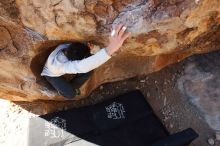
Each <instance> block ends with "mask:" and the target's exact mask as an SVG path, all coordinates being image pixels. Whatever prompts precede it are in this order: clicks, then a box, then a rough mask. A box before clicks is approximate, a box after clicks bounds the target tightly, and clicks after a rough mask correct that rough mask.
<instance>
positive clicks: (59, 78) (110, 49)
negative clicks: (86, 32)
mask: <svg viewBox="0 0 220 146" xmlns="http://www.w3.org/2000/svg"><path fill="white" fill-rule="evenodd" d="M125 30H126V26H124V25H122V24H120V25H118V26H117V27H116V28H115V29H114V30H113V31H112V32H111V35H110V37H109V44H108V46H107V47H106V48H103V49H101V50H99V51H98V52H97V53H96V54H94V55H91V54H90V47H88V45H86V44H83V43H79V42H74V43H68V44H61V45H59V46H58V47H57V48H56V49H55V50H54V51H53V52H52V53H51V54H50V55H49V57H48V58H47V61H46V64H45V66H44V68H43V71H42V73H41V76H45V78H46V80H47V81H48V82H49V83H50V84H51V85H52V86H53V87H54V88H55V89H56V90H57V91H58V93H59V94H61V95H62V96H64V97H65V98H68V99H70V98H74V97H75V96H77V95H80V87H81V86H82V85H83V83H85V82H86V81H87V80H88V79H89V77H90V76H91V74H92V70H93V69H95V68H97V67H99V66H100V65H102V64H104V63H105V62H106V61H108V60H109V59H110V58H111V56H112V55H113V54H114V53H115V52H116V51H118V50H119V48H120V47H121V46H122V44H123V42H124V41H125V40H126V39H127V38H128V37H129V36H130V34H131V33H130V32H129V33H127V32H125ZM64 74H77V75H76V77H75V78H74V79H73V80H71V81H67V80H66V79H65V78H64V77H63V75H64Z"/></svg>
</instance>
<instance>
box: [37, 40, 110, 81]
mask: <svg viewBox="0 0 220 146" xmlns="http://www.w3.org/2000/svg"><path fill="white" fill-rule="evenodd" d="M69 45H70V44H62V45H59V46H58V47H57V48H56V49H55V50H54V51H53V52H52V53H51V54H50V55H49V57H48V59H47V62H46V64H45V66H44V68H43V71H42V73H41V76H50V77H58V76H62V75H64V74H77V73H87V72H89V71H91V70H93V69H95V68H97V67H99V66H100V65H102V64H104V63H105V62H106V61H108V60H109V59H110V58H111V56H109V55H108V54H107V52H106V49H105V48H103V49H101V50H100V51H98V52H97V53H96V54H94V55H92V56H90V57H88V58H85V59H82V60H75V61H71V60H68V58H67V57H66V55H65V54H64V53H63V51H62V50H63V49H65V48H68V46H69Z"/></svg>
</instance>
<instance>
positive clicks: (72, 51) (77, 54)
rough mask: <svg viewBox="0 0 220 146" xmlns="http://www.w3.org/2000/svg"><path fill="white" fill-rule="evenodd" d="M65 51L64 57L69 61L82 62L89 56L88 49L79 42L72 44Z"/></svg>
mask: <svg viewBox="0 0 220 146" xmlns="http://www.w3.org/2000/svg"><path fill="white" fill-rule="evenodd" d="M65 50H66V52H65V55H66V57H67V58H68V59H69V60H82V59H84V58H87V57H89V56H91V53H90V48H89V47H88V46H87V45H86V44H83V43H80V42H72V43H71V44H70V46H69V47H68V48H67V49H65Z"/></svg>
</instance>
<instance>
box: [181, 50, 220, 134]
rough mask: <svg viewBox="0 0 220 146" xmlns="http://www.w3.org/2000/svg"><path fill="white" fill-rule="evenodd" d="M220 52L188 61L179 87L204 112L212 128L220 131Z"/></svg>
mask: <svg viewBox="0 0 220 146" xmlns="http://www.w3.org/2000/svg"><path fill="white" fill-rule="evenodd" d="M219 74H220V52H214V53H210V54H205V55H203V56H202V57H201V56H200V57H192V58H190V59H188V60H187V61H186V66H185V70H184V73H183V76H182V77H181V78H180V79H178V87H179V89H180V90H181V91H182V93H183V94H184V95H186V97H188V99H189V101H191V103H192V104H194V105H195V106H196V107H197V108H198V109H199V110H200V111H201V112H202V113H203V114H204V117H205V120H206V121H207V123H208V124H209V126H210V127H211V128H212V129H215V130H217V131H220V106H219V105H220V90H219V84H220V76H219Z"/></svg>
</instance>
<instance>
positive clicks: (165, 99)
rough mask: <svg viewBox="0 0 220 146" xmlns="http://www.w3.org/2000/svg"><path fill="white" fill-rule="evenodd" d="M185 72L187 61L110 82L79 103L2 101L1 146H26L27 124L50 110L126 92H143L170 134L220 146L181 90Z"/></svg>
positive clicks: (202, 145)
mask: <svg viewBox="0 0 220 146" xmlns="http://www.w3.org/2000/svg"><path fill="white" fill-rule="evenodd" d="M183 70H184V62H182V63H178V64H175V65H171V66H169V67H167V68H165V69H163V70H161V71H159V72H156V73H153V74H150V75H147V76H141V77H135V78H132V79H129V80H125V81H119V82H114V83H108V84H105V85H103V86H101V87H99V88H98V89H96V90H95V91H94V92H93V93H92V94H91V95H90V97H88V98H87V99H85V100H81V101H77V102H70V101H68V102H62V103H60V102H55V103H51V102H50V103H45V102H36V103H26V102H17V103H10V102H8V101H5V100H0V107H1V110H0V117H1V120H0V131H1V132H0V145H2V146H23V145H25V143H26V140H27V127H28V124H27V123H28V119H29V118H30V117H32V116H37V115H38V114H43V113H46V112H47V111H50V112H51V111H55V110H63V109H68V108H76V107H79V106H85V105H90V104H95V103H98V102H102V101H104V100H108V99H110V98H113V97H115V96H117V95H119V94H122V93H124V92H127V91H130V90H135V89H139V90H141V91H142V93H143V94H144V96H145V97H146V100H147V101H148V102H149V103H150V105H151V106H152V108H153V109H154V111H155V113H156V114H157V116H158V117H159V119H160V120H161V121H162V123H163V124H164V125H165V127H166V128H167V129H168V131H169V132H170V133H176V132H178V131H181V130H184V129H186V128H189V127H191V128H193V129H194V130H195V131H196V132H197V133H198V134H199V138H198V139H197V140H195V141H194V142H193V143H192V144H191V146H208V145H209V143H208V142H207V141H208V139H210V138H212V139H213V140H214V141H215V144H214V145H215V146H220V142H219V141H218V140H216V139H215V131H214V130H212V129H211V128H210V127H209V126H208V124H207V123H206V122H205V119H204V117H203V115H202V113H200V112H199V110H198V109H197V108H196V107H195V106H194V105H192V104H191V103H190V102H189V101H188V99H187V98H186V97H185V96H184V95H182V94H181V93H180V90H179V89H178V87H177V80H178V79H179V78H180V77H181V76H182V74H183ZM54 104H56V107H58V108H56V109H53V110H48V109H49V108H48V107H53V105H54Z"/></svg>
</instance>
